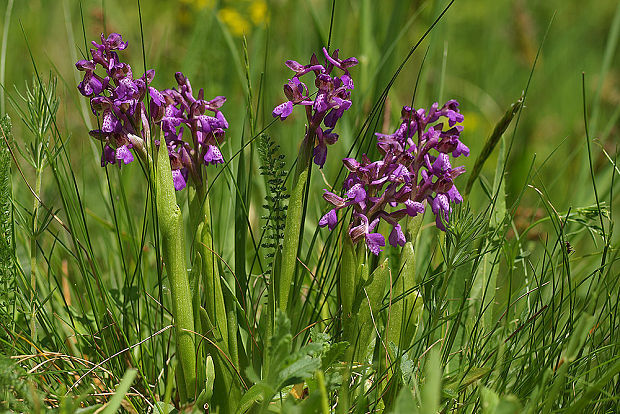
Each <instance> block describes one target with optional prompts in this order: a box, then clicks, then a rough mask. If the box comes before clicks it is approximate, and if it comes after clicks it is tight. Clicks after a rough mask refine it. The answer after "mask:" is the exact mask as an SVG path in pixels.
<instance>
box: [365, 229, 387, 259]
mask: <svg viewBox="0 0 620 414" xmlns="http://www.w3.org/2000/svg"><path fill="white" fill-rule="evenodd" d="M366 245H367V246H368V250H370V252H371V253H372V254H374V255H375V256H378V255H379V253H381V251H382V250H383V249H382V247H384V246H385V237H383V234H381V233H370V234H367V235H366Z"/></svg>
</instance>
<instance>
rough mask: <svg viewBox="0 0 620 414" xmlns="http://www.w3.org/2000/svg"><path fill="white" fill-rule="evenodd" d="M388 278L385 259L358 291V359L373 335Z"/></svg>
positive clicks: (388, 267) (388, 271)
mask: <svg viewBox="0 0 620 414" xmlns="http://www.w3.org/2000/svg"><path fill="white" fill-rule="evenodd" d="M389 280H390V266H389V265H388V260H387V259H385V260H384V261H383V262H382V263H381V264H380V265H379V266H378V267H377V268H376V269H375V271H374V272H372V275H371V276H370V278H369V279H368V280H367V281H366V282H365V286H364V287H362V288H361V292H359V294H360V295H361V302H360V307H359V314H358V317H357V326H358V333H359V340H358V341H357V344H358V346H357V348H356V351H357V352H356V357H357V358H358V359H360V358H362V357H363V356H364V353H365V352H366V348H367V347H368V345H369V344H370V340H371V338H372V337H373V332H374V331H375V325H376V323H377V322H378V321H377V316H378V314H379V309H381V301H382V300H383V294H384V292H385V286H386V285H387V284H388V283H389ZM356 334H357V332H356Z"/></svg>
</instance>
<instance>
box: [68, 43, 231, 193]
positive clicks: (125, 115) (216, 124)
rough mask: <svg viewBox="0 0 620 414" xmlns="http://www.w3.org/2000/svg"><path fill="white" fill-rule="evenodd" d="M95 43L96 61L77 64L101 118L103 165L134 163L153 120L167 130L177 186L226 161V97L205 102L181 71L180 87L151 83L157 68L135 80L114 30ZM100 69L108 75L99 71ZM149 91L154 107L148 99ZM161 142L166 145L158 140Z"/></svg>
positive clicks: (83, 89) (83, 85)
mask: <svg viewBox="0 0 620 414" xmlns="http://www.w3.org/2000/svg"><path fill="white" fill-rule="evenodd" d="M92 44H93V45H94V46H95V48H94V49H91V50H90V53H91V56H92V59H90V60H80V61H78V62H77V63H76V67H77V69H78V70H80V71H83V72H84V79H83V80H82V82H80V84H79V85H78V90H79V91H80V93H81V94H82V95H84V96H86V97H88V98H90V105H91V109H92V111H93V113H94V114H95V115H100V116H101V122H100V124H101V126H100V128H98V129H95V130H92V131H90V135H92V136H93V137H95V138H97V139H99V140H101V141H103V153H102V155H101V166H102V167H103V166H105V165H106V164H107V163H109V164H118V165H119V166H120V165H122V164H128V163H130V162H132V161H133V160H134V156H133V154H132V151H131V150H132V149H133V150H134V151H136V150H137V151H138V153H140V152H143V151H144V141H143V140H144V138H148V137H150V125H151V124H156V125H159V126H160V127H161V129H162V131H163V133H164V139H165V144H166V146H167V148H168V154H169V157H170V165H171V168H172V177H173V181H174V187H175V189H176V190H181V189H183V188H185V186H186V185H187V180H188V178H189V177H190V176H191V177H193V179H195V180H200V179H201V178H200V177H201V174H200V172H199V167H200V164H206V165H209V164H218V163H222V162H224V160H223V157H222V154H221V153H220V150H219V145H220V144H221V143H222V141H223V140H224V137H225V129H227V128H228V122H226V119H225V118H224V115H223V114H222V112H221V111H220V110H219V108H220V107H221V106H222V105H223V104H224V102H226V98H225V97H223V96H218V97H216V98H214V99H212V100H205V99H204V91H203V90H202V89H200V91H199V93H198V97H197V98H195V97H194V96H193V92H192V87H191V85H190V82H189V79H187V78H186V77H185V76H184V75H183V74H182V73H180V72H177V73H176V75H175V78H176V81H177V84H178V90H177V89H174V88H173V89H166V90H163V91H159V90H157V89H155V88H153V87H152V86H149V85H150V83H151V82H152V80H153V78H154V77H155V71H154V70H152V69H151V70H148V71H147V72H146V73H145V74H144V75H143V76H142V77H140V78H134V76H133V71H132V69H131V66H130V65H128V64H127V63H124V62H121V60H120V58H119V56H118V53H117V51H121V50H124V49H126V48H127V42H123V39H122V36H121V35H120V34H117V33H112V34H110V35H109V36H108V37H107V38H105V37H104V35H103V34H102V35H101V44H98V43H96V42H92ZM98 67H100V68H101V70H100V72H101V73H102V74H98V73H96V70H97V68H98ZM147 91H148V94H149V98H150V99H149V105H150V108H149V109H150V111H147V110H146V107H145V105H144V102H143V101H144V98H145V97H146V94H147ZM207 111H209V113H211V115H212V116H211V115H207ZM185 128H187V132H185ZM184 133H185V136H184ZM155 144H156V145H160V143H159V142H158V141H155Z"/></svg>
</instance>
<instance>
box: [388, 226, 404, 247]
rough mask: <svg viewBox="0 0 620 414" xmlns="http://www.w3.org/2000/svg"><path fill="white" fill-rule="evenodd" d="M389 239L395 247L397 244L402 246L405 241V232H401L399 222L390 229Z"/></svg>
mask: <svg viewBox="0 0 620 414" xmlns="http://www.w3.org/2000/svg"><path fill="white" fill-rule="evenodd" d="M389 241H390V244H391V245H392V246H394V247H396V246H397V245H398V246H401V247H402V246H404V245H405V243H406V242H407V240H406V239H405V234H404V233H403V230H402V229H401V227H400V224H396V225H395V226H394V228H393V229H392V232H391V233H390V237H389Z"/></svg>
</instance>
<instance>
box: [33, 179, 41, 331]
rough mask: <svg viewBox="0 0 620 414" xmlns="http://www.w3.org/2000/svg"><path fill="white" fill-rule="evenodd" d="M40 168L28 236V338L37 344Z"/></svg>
mask: <svg viewBox="0 0 620 414" xmlns="http://www.w3.org/2000/svg"><path fill="white" fill-rule="evenodd" d="M41 179H42V174H41V168H37V169H36V171H35V184H34V191H35V194H36V197H34V201H33V204H32V234H31V235H30V289H31V291H30V312H31V314H30V336H31V338H32V342H33V343H36V342H37V322H36V317H37V315H36V305H35V300H36V293H35V292H36V291H37V234H38V232H39V229H38V224H37V217H38V213H39V205H40V203H39V198H40V195H41Z"/></svg>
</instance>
